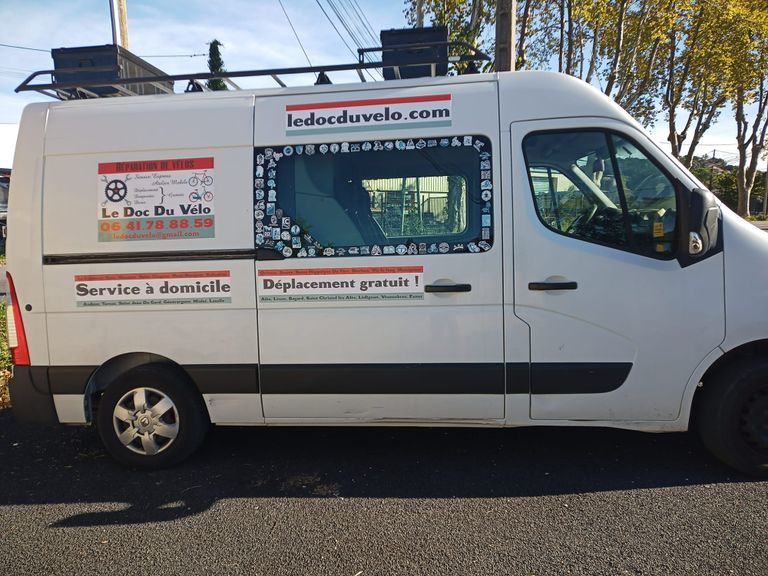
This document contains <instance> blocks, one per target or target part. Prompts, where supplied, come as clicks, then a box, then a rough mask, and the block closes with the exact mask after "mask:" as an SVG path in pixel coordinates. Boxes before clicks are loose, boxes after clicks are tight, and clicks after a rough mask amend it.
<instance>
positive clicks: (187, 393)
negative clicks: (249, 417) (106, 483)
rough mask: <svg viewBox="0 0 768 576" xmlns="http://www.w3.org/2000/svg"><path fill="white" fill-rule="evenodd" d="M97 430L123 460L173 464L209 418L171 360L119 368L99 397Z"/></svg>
mask: <svg viewBox="0 0 768 576" xmlns="http://www.w3.org/2000/svg"><path fill="white" fill-rule="evenodd" d="M96 424H97V427H98V430H99V436H100V437H101V440H102V442H103V443H104V446H105V448H106V449H107V451H108V452H109V453H110V454H111V455H112V456H113V457H114V458H115V459H117V460H118V461H120V462H121V463H123V464H126V465H128V466H138V467H142V468H159V467H163V466H171V465H173V464H177V463H179V462H181V461H182V460H184V459H185V458H187V457H188V456H190V455H191V454H192V453H193V452H194V451H195V450H196V449H197V448H198V447H199V446H200V444H201V443H202V441H203V439H204V438H205V433H206V431H207V429H208V425H209V422H208V418H207V415H206V413H205V407H204V406H203V403H202V399H201V398H200V394H199V393H198V392H197V390H196V389H195V388H194V386H193V385H192V384H191V382H188V381H187V380H186V379H185V378H184V376H183V374H180V373H179V372H178V371H177V370H174V369H173V368H171V367H170V366H166V365H162V364H148V365H145V366H139V367H137V368H134V369H133V370H130V371H128V372H126V373H125V374H123V375H122V376H121V377H120V378H118V379H117V380H116V381H115V382H114V383H113V384H112V385H110V386H109V387H108V388H107V390H106V392H104V395H103V396H102V397H101V400H100V402H99V409H98V413H97V416H96Z"/></svg>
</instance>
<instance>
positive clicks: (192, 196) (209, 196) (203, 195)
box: [189, 190, 213, 202]
mask: <svg viewBox="0 0 768 576" xmlns="http://www.w3.org/2000/svg"><path fill="white" fill-rule="evenodd" d="M211 200H213V192H211V191H210V190H204V191H203V192H200V191H198V190H193V191H192V192H190V193H189V201H190V202H210V201H211Z"/></svg>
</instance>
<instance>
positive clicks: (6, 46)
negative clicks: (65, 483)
mask: <svg viewBox="0 0 768 576" xmlns="http://www.w3.org/2000/svg"><path fill="white" fill-rule="evenodd" d="M0 46H2V47H3V48H15V49H16V50H31V51H33V52H50V50H43V49H42V48H30V47H29V46H16V45H14V44H0Z"/></svg>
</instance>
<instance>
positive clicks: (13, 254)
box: [6, 104, 48, 365]
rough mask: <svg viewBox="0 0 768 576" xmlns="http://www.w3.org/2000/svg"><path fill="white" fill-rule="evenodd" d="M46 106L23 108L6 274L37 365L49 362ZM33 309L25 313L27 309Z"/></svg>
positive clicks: (30, 350)
mask: <svg viewBox="0 0 768 576" xmlns="http://www.w3.org/2000/svg"><path fill="white" fill-rule="evenodd" d="M47 117H48V105H46V104H32V105H29V106H27V107H26V108H25V109H24V114H23V115H22V119H21V124H20V125H19V137H18V140H17V143H16V155H15V157H14V163H13V184H12V188H13V192H12V193H11V194H9V200H8V213H9V222H10V224H9V226H8V242H7V245H6V256H7V258H8V263H9V264H8V272H10V274H11V276H12V277H13V281H14V285H15V287H16V295H17V296H18V298H19V310H20V312H21V316H22V321H23V323H24V328H25V330H26V335H27V344H28V346H29V354H30V359H31V361H32V364H33V365H45V364H48V340H47V336H46V331H45V298H44V294H43V270H42V266H41V259H40V254H41V252H42V227H41V213H42V188H43V147H44V144H43V142H44V137H45V125H46V119H47ZM27 306H29V307H31V309H30V310H27V309H26V307H27Z"/></svg>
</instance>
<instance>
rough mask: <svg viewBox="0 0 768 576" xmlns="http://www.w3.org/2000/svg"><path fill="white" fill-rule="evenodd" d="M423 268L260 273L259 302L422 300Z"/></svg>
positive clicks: (405, 267)
mask: <svg viewBox="0 0 768 576" xmlns="http://www.w3.org/2000/svg"><path fill="white" fill-rule="evenodd" d="M423 276H424V267H423V266H375V267H355V268H299V269H281V270H259V286H258V293H259V302H328V301H342V300H348V301H360V300H421V299H423V298H424V278H423Z"/></svg>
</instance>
